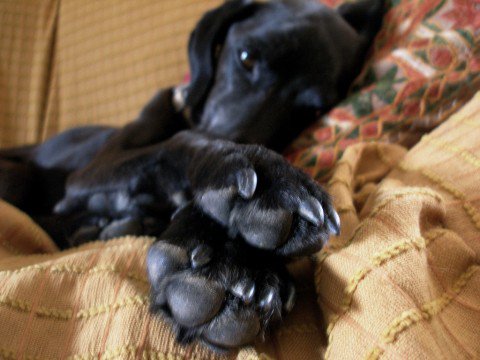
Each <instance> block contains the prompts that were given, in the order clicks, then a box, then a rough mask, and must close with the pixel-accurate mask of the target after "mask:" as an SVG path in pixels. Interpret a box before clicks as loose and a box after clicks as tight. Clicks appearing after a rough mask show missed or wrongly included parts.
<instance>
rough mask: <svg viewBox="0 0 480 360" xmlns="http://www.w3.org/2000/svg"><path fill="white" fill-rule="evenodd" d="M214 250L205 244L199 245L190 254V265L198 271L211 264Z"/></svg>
mask: <svg viewBox="0 0 480 360" xmlns="http://www.w3.org/2000/svg"><path fill="white" fill-rule="evenodd" d="M212 253H213V251H212V248H211V247H210V246H208V245H205V244H200V245H198V246H197V247H196V248H195V249H193V251H192V253H191V254H190V263H191V264H192V268H194V269H197V268H199V267H201V266H204V265H206V264H208V263H209V262H210V260H211V259H212Z"/></svg>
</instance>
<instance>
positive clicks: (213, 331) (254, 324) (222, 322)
mask: <svg viewBox="0 0 480 360" xmlns="http://www.w3.org/2000/svg"><path fill="white" fill-rule="evenodd" d="M260 327H261V325H260V318H259V315H258V314H257V312H256V311H255V310H254V309H251V308H243V307H237V308H231V307H226V308H225V311H223V312H222V313H221V314H219V315H218V316H217V317H216V318H215V319H214V320H213V321H212V322H211V323H210V324H209V325H208V326H206V327H205V329H204V330H203V332H202V337H203V339H204V340H206V341H207V342H209V343H211V344H212V345H215V346H219V347H221V348H232V347H237V346H241V345H245V344H249V343H251V342H253V341H254V340H255V338H256V337H257V335H258V334H259V333H260Z"/></svg>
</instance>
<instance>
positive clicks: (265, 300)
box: [258, 287, 275, 312]
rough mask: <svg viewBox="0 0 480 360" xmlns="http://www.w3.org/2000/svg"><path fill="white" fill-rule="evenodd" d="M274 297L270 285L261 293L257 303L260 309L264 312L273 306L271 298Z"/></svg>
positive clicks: (273, 291)
mask: <svg viewBox="0 0 480 360" xmlns="http://www.w3.org/2000/svg"><path fill="white" fill-rule="evenodd" d="M274 297H275V290H274V289H273V288H271V287H269V288H267V289H265V290H264V291H263V293H262V296H261V300H260V302H259V304H258V306H259V307H260V309H261V310H262V311H264V312H269V311H270V310H271V309H272V306H273V298H274Z"/></svg>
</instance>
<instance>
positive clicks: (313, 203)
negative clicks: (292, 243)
mask: <svg viewBox="0 0 480 360" xmlns="http://www.w3.org/2000/svg"><path fill="white" fill-rule="evenodd" d="M298 212H299V214H300V215H301V216H302V217H303V218H304V219H305V220H307V221H310V222H311V223H312V224H313V225H315V226H320V225H322V224H323V221H324V213H323V208H322V204H320V202H319V201H318V200H317V199H315V198H314V197H313V196H310V197H309V198H308V199H307V200H305V201H302V202H301V203H300V206H299V208H298Z"/></svg>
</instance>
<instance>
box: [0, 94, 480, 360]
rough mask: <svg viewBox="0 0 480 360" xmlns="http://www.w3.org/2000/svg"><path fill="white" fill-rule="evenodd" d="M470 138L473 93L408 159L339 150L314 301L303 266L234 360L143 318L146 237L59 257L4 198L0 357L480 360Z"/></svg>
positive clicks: (475, 183) (386, 148) (479, 245)
mask: <svg viewBox="0 0 480 360" xmlns="http://www.w3.org/2000/svg"><path fill="white" fill-rule="evenodd" d="M479 138H480V94H477V95H476V97H475V98H474V99H473V100H472V101H471V102H470V103H469V104H467V105H466V106H465V107H464V108H463V109H462V110H461V111H460V112H458V113H457V114H455V115H454V116H452V117H451V118H450V119H449V120H448V121H446V122H445V123H444V124H443V125H442V126H440V127H439V128H437V129H436V130H435V131H434V132H432V133H431V134H430V135H428V136H425V137H424V138H423V139H422V141H421V142H420V143H419V144H418V145H417V146H415V147H414V148H413V149H412V150H410V151H408V152H407V151H406V150H405V149H404V148H402V147H399V146H396V145H390V144H376V143H370V144H359V145H355V146H353V147H351V148H349V149H347V151H346V152H345V154H344V156H343V158H342V160H341V161H340V162H339V164H338V165H337V167H336V170H335V171H334V175H333V178H332V179H331V181H330V184H329V189H330V191H331V193H332V194H333V196H334V199H335V203H336V206H337V208H338V209H339V213H340V214H341V221H342V224H343V228H342V234H341V236H339V237H338V238H335V239H332V241H331V242H330V244H329V246H328V247H326V248H325V249H324V250H323V251H322V252H320V253H319V254H317V255H316V257H315V274H314V283H315V290H316V293H315V292H314V291H312V288H311V283H312V282H311V279H310V278H309V276H308V274H309V271H308V270H309V266H308V264H307V263H306V262H303V263H298V264H294V265H293V266H292V270H293V271H294V273H295V274H296V277H297V278H298V279H299V284H300V285H299V303H298V304H297V306H296V307H295V309H294V312H293V313H292V314H291V316H289V317H288V318H287V319H286V322H285V324H284V326H282V327H281V328H280V329H279V330H277V331H276V332H275V333H274V334H273V335H272V336H271V337H270V338H269V339H268V341H267V342H266V343H265V344H258V345H257V346H256V347H252V348H247V349H243V350H242V351H240V352H238V353H232V354H224V355H218V354H217V355H215V354H213V353H211V352H210V351H209V350H207V349H205V348H203V347H202V346H200V345H191V346H188V347H181V346H179V345H177V344H176V343H175V341H174V339H173V337H172V334H171V332H170V330H169V327H168V325H167V324H165V323H164V322H163V321H162V319H161V318H160V317H154V316H152V315H150V314H149V312H148V283H147V281H146V275H145V253H146V250H147V247H148V246H149V244H150V243H151V241H152V239H148V238H122V239H116V240H112V241H108V242H97V243H90V244H86V245H84V246H81V247H79V248H75V249H71V250H68V251H63V252H59V251H57V250H56V248H55V246H54V244H53V243H52V242H51V241H50V239H49V238H48V236H47V235H46V234H45V233H43V232H42V231H41V230H40V229H39V228H38V227H37V226H36V225H35V224H34V223H33V222H32V221H31V220H30V219H29V218H28V217H26V216H25V215H24V214H22V213H20V212H19V211H18V210H17V209H15V208H13V207H11V206H10V205H8V204H6V203H0V324H1V326H0V358H6V359H64V358H68V359H99V358H100V359H134V358H143V359H214V358H238V359H266V358H275V359H315V358H321V357H322V356H323V355H325V356H326V357H327V358H329V359H359V358H364V359H378V358H383V359H442V358H449V359H453V358H454V359H474V358H479V357H480V296H479V294H480V241H479V240H480V185H479V180H480V175H479V174H480V143H479V141H478V139H479ZM315 300H317V301H318V304H319V305H320V308H321V310H322V313H323V316H324V318H325V321H323V320H322V317H321V315H320V312H318V311H317V310H318V308H317V307H316V306H315Z"/></svg>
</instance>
